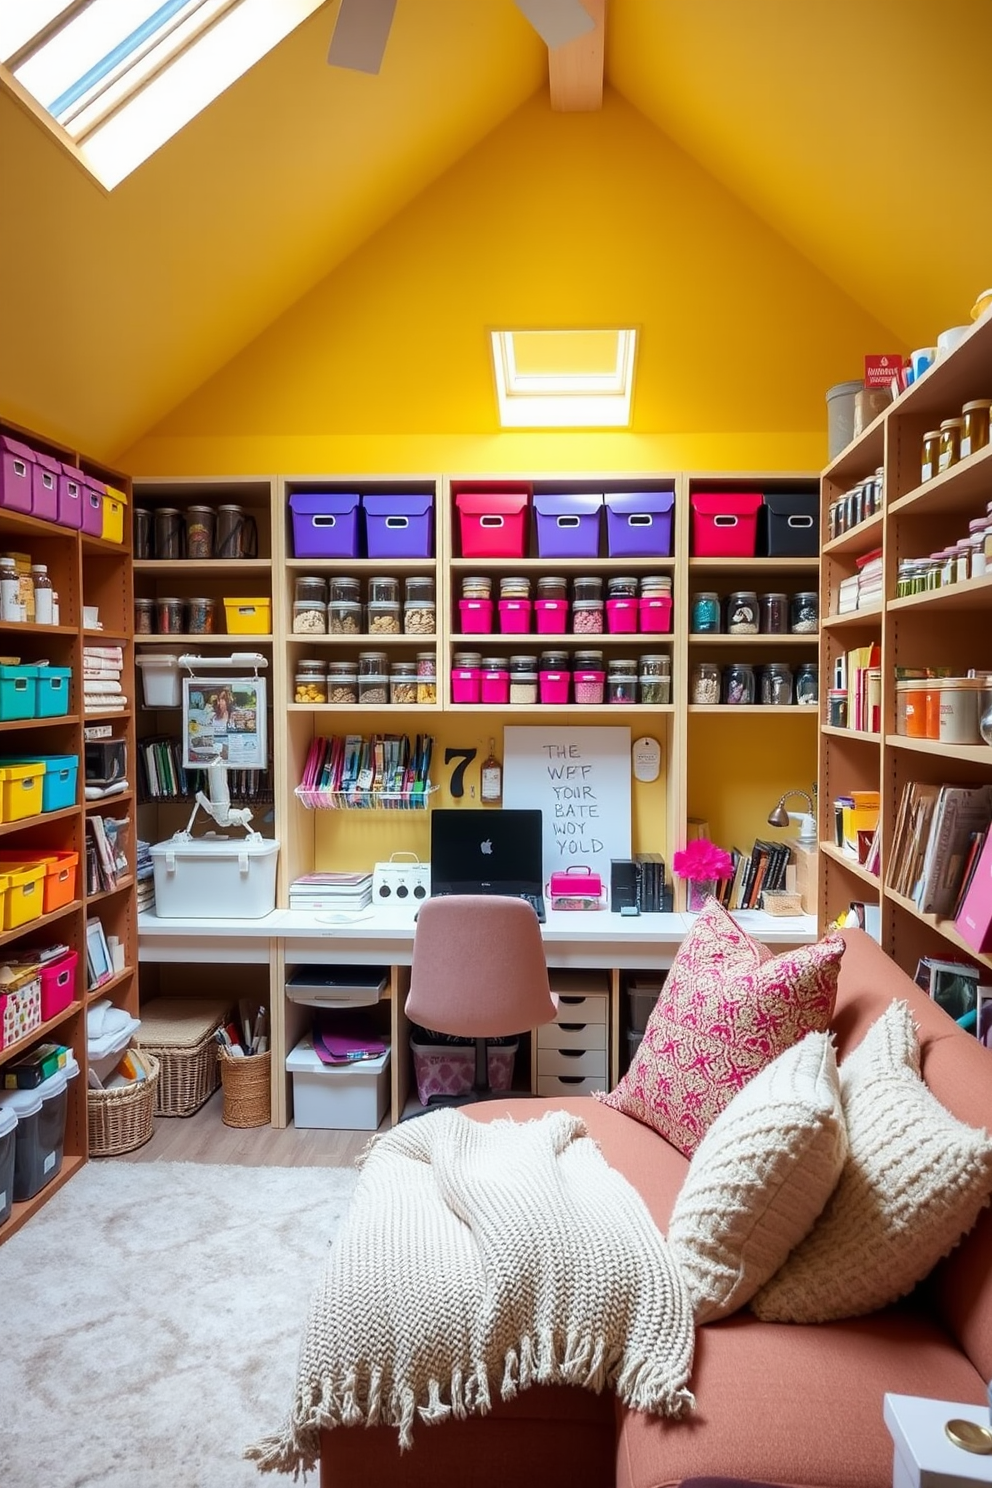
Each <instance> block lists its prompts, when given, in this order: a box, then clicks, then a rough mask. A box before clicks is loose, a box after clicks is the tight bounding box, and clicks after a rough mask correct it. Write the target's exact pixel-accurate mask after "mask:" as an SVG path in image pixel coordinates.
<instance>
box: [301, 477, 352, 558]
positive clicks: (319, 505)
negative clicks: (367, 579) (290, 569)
mask: <svg viewBox="0 0 992 1488" xmlns="http://www.w3.org/2000/svg"><path fill="white" fill-rule="evenodd" d="M358 508H359V496H358V492H357V491H294V493H293V494H292V496H290V498H289V509H290V512H291V513H292V523H293V553H294V555H295V557H297V558H357V557H358Z"/></svg>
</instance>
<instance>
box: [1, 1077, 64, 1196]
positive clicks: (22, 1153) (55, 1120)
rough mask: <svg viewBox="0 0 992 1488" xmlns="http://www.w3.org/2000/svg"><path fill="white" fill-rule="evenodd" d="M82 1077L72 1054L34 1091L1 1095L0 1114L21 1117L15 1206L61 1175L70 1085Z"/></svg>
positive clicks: (17, 1145)
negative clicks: (72, 1081)
mask: <svg viewBox="0 0 992 1488" xmlns="http://www.w3.org/2000/svg"><path fill="white" fill-rule="evenodd" d="M78 1074H79V1065H78V1064H77V1063H76V1060H75V1058H74V1056H73V1054H72V1052H71V1051H70V1052H69V1054H68V1055H67V1057H66V1062H65V1065H64V1067H63V1068H62V1069H60V1070H59V1071H57V1073H56V1074H54V1075H50V1076H49V1078H48V1079H47V1080H43V1081H42V1083H41V1084H40V1085H38V1086H36V1087H35V1088H34V1090H5V1091H3V1092H2V1093H0V1111H3V1110H8V1111H11V1110H12V1111H13V1112H14V1114H15V1115H16V1117H17V1127H16V1129H15V1144H14V1190H13V1192H14V1202H15V1203H17V1204H22V1203H24V1201H25V1200H26V1199H33V1198H34V1196H35V1194H36V1193H40V1191H41V1190H42V1189H43V1188H44V1187H45V1184H46V1183H50V1182H51V1180H52V1179H53V1178H54V1177H55V1176H56V1175H57V1174H58V1173H59V1172H60V1171H61V1168H62V1157H63V1150H64V1146H65V1115H66V1105H67V1098H68V1086H69V1081H70V1080H73V1079H75V1077H76V1076H77V1075H78Z"/></svg>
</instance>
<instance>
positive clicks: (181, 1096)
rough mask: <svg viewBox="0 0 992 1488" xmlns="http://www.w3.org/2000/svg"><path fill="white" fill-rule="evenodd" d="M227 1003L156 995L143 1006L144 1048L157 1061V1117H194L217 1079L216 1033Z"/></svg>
mask: <svg viewBox="0 0 992 1488" xmlns="http://www.w3.org/2000/svg"><path fill="white" fill-rule="evenodd" d="M227 1014H228V1006H227V1003H225V1002H219V1001H215V1000H213V999H210V998H201V997H156V998H154V999H153V1001H151V1002H150V1003H148V1004H147V1006H146V1007H144V1008H142V1010H141V1033H142V1048H143V1050H144V1051H145V1052H146V1053H149V1054H153V1055H154V1056H155V1058H156V1059H157V1060H158V1063H159V1080H158V1086H157V1088H156V1091H155V1115H156V1116H192V1115H193V1112H194V1111H198V1110H199V1109H200V1107H201V1106H202V1105H203V1104H204V1102H205V1101H208V1100H209V1099H210V1097H211V1096H212V1095H213V1093H214V1091H215V1090H216V1089H217V1087H218V1086H219V1084H220V1074H219V1072H218V1069H217V1043H216V1040H215V1039H214V1034H215V1033H216V1031H217V1029H218V1028H220V1027H221V1025H222V1024H223V1023H225V1022H226V1021H227Z"/></svg>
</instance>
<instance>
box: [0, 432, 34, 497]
mask: <svg viewBox="0 0 992 1488" xmlns="http://www.w3.org/2000/svg"><path fill="white" fill-rule="evenodd" d="M34 462H35V453H34V450H33V449H31V448H30V447H29V446H28V445H26V444H21V443H20V441H19V440H17V439H11V438H10V437H9V436H8V435H6V434H3V435H0V506H5V507H6V508H7V510H8V511H17V512H30V510H31V502H32V499H33V495H32V493H33V490H34Z"/></svg>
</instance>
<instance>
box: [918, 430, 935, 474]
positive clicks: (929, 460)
mask: <svg viewBox="0 0 992 1488" xmlns="http://www.w3.org/2000/svg"><path fill="white" fill-rule="evenodd" d="M939 469H940V430H939V429H928V430H927V432H926V433H925V434H924V436H923V452H922V455H921V457H920V481H921V482H923V481H928V480H932V479H933V477H934V476H935V475H936V474H937V472H938V471H939Z"/></svg>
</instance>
